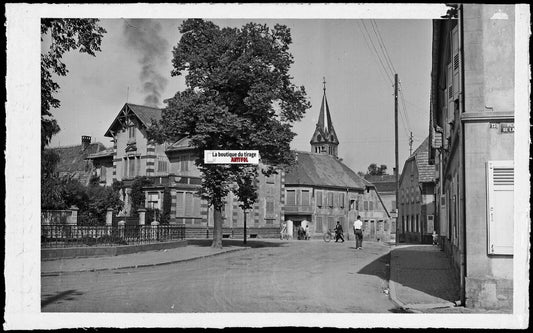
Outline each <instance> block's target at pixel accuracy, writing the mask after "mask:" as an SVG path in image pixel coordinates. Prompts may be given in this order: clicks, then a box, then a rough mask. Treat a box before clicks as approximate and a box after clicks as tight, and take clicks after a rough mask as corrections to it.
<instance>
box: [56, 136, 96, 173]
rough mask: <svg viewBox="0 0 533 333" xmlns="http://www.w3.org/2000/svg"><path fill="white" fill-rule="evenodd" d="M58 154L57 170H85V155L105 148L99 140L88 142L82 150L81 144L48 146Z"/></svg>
mask: <svg viewBox="0 0 533 333" xmlns="http://www.w3.org/2000/svg"><path fill="white" fill-rule="evenodd" d="M50 149H51V150H53V151H55V152H56V153H57V154H58V155H59V162H58V163H57V166H56V171H57V172H76V171H81V172H85V170H86V163H87V162H86V161H85V159H86V158H87V156H89V155H91V154H94V153H97V152H100V151H104V150H105V149H106V148H105V146H104V145H103V144H102V143H100V142H95V143H90V144H89V145H88V146H87V148H85V149H83V150H82V146H81V145H76V146H68V147H58V148H50Z"/></svg>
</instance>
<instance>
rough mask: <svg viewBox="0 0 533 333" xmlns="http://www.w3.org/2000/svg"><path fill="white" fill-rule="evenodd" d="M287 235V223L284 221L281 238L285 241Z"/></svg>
mask: <svg viewBox="0 0 533 333" xmlns="http://www.w3.org/2000/svg"><path fill="white" fill-rule="evenodd" d="M285 235H287V223H286V222H285V221H283V224H282V225H281V231H280V235H279V238H280V239H283V238H284V236H285ZM287 236H288V235H287Z"/></svg>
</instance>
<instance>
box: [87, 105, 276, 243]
mask: <svg viewBox="0 0 533 333" xmlns="http://www.w3.org/2000/svg"><path fill="white" fill-rule="evenodd" d="M160 119H161V109H157V108H151V107H147V106H142V105H135V104H131V103H126V104H125V105H124V106H123V107H122V109H121V110H120V112H119V114H118V115H117V117H116V118H115V120H114V121H113V122H112V124H111V125H110V127H109V129H108V130H107V132H106V134H105V135H106V136H109V137H111V138H112V139H113V148H112V150H106V151H102V152H98V153H95V154H91V155H89V156H88V157H87V158H88V159H89V160H91V161H92V164H93V165H95V170H94V174H95V175H97V176H99V177H100V181H101V184H102V185H108V186H109V185H111V184H112V183H113V181H121V182H122V183H123V184H124V187H125V191H124V198H123V199H124V203H125V204H124V210H123V211H122V212H119V214H118V215H119V216H129V215H131V200H130V193H131V185H132V184H133V182H134V181H135V179H136V178H137V177H148V179H149V180H150V184H149V185H145V186H144V187H143V191H144V193H145V207H146V208H150V209H158V210H160V211H161V210H162V209H163V202H164V196H165V193H167V195H170V198H171V200H170V202H171V204H170V223H176V224H185V225H187V227H188V228H187V230H188V231H187V232H189V233H191V232H193V231H194V229H197V233H196V235H197V236H200V237H205V236H206V235H208V234H209V232H210V231H209V230H210V228H212V227H213V223H214V222H213V214H212V208H210V207H208V205H207V202H206V201H205V200H203V199H201V198H200V197H199V196H198V195H197V193H196V192H197V190H198V188H199V187H200V185H201V182H202V179H201V173H200V171H199V170H198V168H197V167H196V165H195V163H194V161H195V159H196V156H195V154H194V152H193V149H192V148H191V147H190V146H189V139H187V138H181V139H180V140H178V141H176V142H172V143H169V142H165V143H163V144H157V143H155V142H153V141H150V140H148V138H147V134H146V130H147V128H148V127H149V126H150V124H151V123H152V122H153V121H158V120H160ZM258 180H259V183H258V200H257V202H256V204H255V205H254V207H253V209H251V210H250V211H249V212H247V222H248V223H247V225H248V226H249V227H250V228H255V229H254V231H253V232H251V235H252V236H253V235H254V234H256V235H261V234H263V235H265V234H268V235H271V236H272V235H275V236H278V235H279V233H278V231H279V227H280V222H281V220H282V218H283V217H282V215H281V214H280V212H281V206H282V202H281V197H282V195H281V193H282V192H281V189H282V186H281V175H279V174H278V175H272V176H271V177H265V176H263V175H262V174H261V173H260V176H259V179H258ZM222 217H223V227H224V228H225V231H224V233H225V235H226V236H231V235H235V233H240V235H242V229H241V227H242V226H243V221H244V213H243V211H242V210H241V208H239V202H238V201H237V200H236V199H235V198H234V196H233V195H232V194H231V193H230V194H229V195H228V196H227V198H226V204H225V206H224V207H223V211H222ZM126 221H128V220H127V219H126ZM148 222H150V221H148ZM237 227H239V230H234V229H235V228H237Z"/></svg>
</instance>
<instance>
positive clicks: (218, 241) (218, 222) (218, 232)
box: [211, 208, 222, 249]
mask: <svg viewBox="0 0 533 333" xmlns="http://www.w3.org/2000/svg"><path fill="white" fill-rule="evenodd" d="M213 220H214V224H213V243H212V244H211V247H213V248H217V249H221V248H222V208H218V209H216V208H215V209H213Z"/></svg>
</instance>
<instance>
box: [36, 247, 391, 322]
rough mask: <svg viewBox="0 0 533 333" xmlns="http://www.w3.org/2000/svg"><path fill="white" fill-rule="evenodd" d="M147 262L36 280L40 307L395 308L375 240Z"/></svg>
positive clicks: (115, 309) (130, 309)
mask: <svg viewBox="0 0 533 333" xmlns="http://www.w3.org/2000/svg"><path fill="white" fill-rule="evenodd" d="M266 244H267V245H266V246H264V247H256V248H249V249H246V250H243V251H238V252H232V253H227V254H222V255H219V256H215V257H207V258H202V259H198V260H194V261H189V262H180V263H175V264H170V265H166V266H155V267H150V268H138V269H122V270H114V271H103V272H83V273H73V274H65V275H60V276H43V277H42V278H41V306H42V311H43V312H164V313H166V312H181V313H188V312H356V313H367V312H397V310H396V306H395V305H394V304H393V303H392V301H390V299H389V297H388V296H387V295H386V294H385V293H383V290H384V289H385V288H387V278H388V276H387V274H388V266H387V265H388V255H387V254H388V250H389V248H388V247H387V246H386V245H384V244H381V243H370V242H365V248H364V249H363V250H355V249H354V243H353V242H348V241H347V242H345V243H334V242H331V243H324V242H323V241H321V240H311V241H292V242H285V241H273V242H268V243H266Z"/></svg>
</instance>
